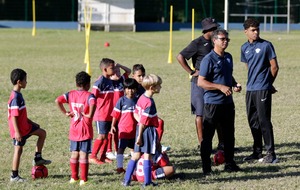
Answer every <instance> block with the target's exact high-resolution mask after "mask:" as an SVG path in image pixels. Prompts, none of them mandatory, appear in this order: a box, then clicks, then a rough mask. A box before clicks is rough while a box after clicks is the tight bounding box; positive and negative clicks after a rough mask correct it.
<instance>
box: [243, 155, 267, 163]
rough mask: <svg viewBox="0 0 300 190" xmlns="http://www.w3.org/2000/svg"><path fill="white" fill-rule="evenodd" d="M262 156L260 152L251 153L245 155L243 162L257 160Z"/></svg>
mask: <svg viewBox="0 0 300 190" xmlns="http://www.w3.org/2000/svg"><path fill="white" fill-rule="evenodd" d="M262 157H263V156H262V154H261V153H259V154H257V153H252V154H250V155H249V156H247V157H245V158H244V159H243V161H244V162H251V161H254V160H259V159H261V158H262Z"/></svg>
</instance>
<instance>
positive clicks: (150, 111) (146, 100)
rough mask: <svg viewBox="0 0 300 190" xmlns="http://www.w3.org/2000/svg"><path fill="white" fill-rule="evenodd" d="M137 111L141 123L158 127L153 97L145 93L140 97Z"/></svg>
mask: <svg viewBox="0 0 300 190" xmlns="http://www.w3.org/2000/svg"><path fill="white" fill-rule="evenodd" d="M135 113H136V114H138V115H139V117H140V121H139V123H141V124H144V125H145V126H147V127H148V126H152V127H158V117H157V111H156V106H155V103H154V100H153V98H150V97H147V96H146V95H145V94H143V95H142V96H141V97H140V98H139V99H138V102H137V104H136V107H135Z"/></svg>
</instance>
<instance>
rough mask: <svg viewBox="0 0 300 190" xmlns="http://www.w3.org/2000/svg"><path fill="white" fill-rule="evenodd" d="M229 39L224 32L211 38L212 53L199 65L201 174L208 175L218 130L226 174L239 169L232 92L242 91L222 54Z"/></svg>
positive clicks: (229, 61) (228, 58)
mask: <svg viewBox="0 0 300 190" xmlns="http://www.w3.org/2000/svg"><path fill="white" fill-rule="evenodd" d="M229 41H230V39H229V38H228V33H227V31H226V30H222V29H217V30H215V31H214V32H213V34H212V42H213V45H214V49H213V51H211V52H210V53H209V54H207V55H206V56H205V57H204V58H203V60H202V62H201V65H200V73H199V77H198V85H199V86H201V87H202V88H203V89H205V92H204V111H203V141H202V143H201V159H202V170H203V173H204V174H208V173H210V172H211V159H210V155H211V150H212V139H213V136H214V133H215V129H216V128H217V127H220V128H221V129H222V130H221V131H222V136H223V138H224V155H225V171H227V172H237V171H240V170H241V169H240V168H239V167H238V166H237V165H236V163H235V161H234V159H233V158H234V118H235V108H234V103H233V98H232V89H233V90H234V91H235V92H240V91H241V85H240V84H238V83H237V82H236V81H235V79H234V77H233V76H232V73H233V60H232V56H231V54H230V53H228V52H225V49H226V48H227V46H228V43H229Z"/></svg>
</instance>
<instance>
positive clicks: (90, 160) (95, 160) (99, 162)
mask: <svg viewBox="0 0 300 190" xmlns="http://www.w3.org/2000/svg"><path fill="white" fill-rule="evenodd" d="M89 163H90V164H97V165H101V164H105V162H102V161H101V160H99V159H97V158H89Z"/></svg>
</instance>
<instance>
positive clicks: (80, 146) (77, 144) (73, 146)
mask: <svg viewBox="0 0 300 190" xmlns="http://www.w3.org/2000/svg"><path fill="white" fill-rule="evenodd" d="M91 150H92V140H91V139H88V140H84V141H70V152H72V151H77V152H79V151H81V152H85V153H91Z"/></svg>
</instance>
